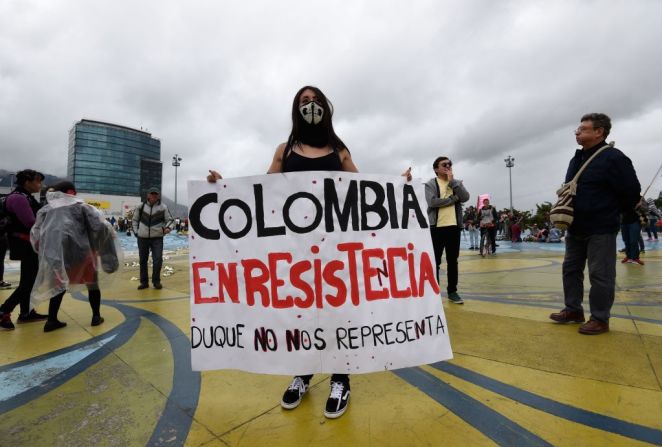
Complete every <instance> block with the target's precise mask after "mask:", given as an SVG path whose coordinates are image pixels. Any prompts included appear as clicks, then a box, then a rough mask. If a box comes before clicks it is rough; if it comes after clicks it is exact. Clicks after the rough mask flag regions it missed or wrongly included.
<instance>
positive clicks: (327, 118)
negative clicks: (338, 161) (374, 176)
mask: <svg viewBox="0 0 662 447" xmlns="http://www.w3.org/2000/svg"><path fill="white" fill-rule="evenodd" d="M305 90H312V91H313V92H314V93H315V95H316V96H317V102H319V103H320V105H321V106H322V107H324V116H322V122H321V123H319V124H317V126H320V128H321V129H323V130H324V131H325V133H326V136H327V142H328V143H327V144H328V145H329V146H331V148H332V149H333V150H334V151H336V152H337V151H340V150H342V149H347V146H345V143H343V141H342V140H341V139H340V138H339V137H338V135H336V132H335V131H334V130H333V122H332V120H331V117H332V116H333V104H331V101H329V100H328V99H327V97H326V95H324V93H322V90H320V89H318V88H317V87H313V86H310V85H306V86H305V87H301V89H299V91H298V92H297V94H296V95H294V101H292V132H290V136H289V137H288V139H287V147H286V148H285V152H286V153H287V152H289V151H290V150H291V149H292V147H293V146H294V145H295V144H297V143H301V142H302V141H301V137H302V129H301V127H302V126H303V125H304V121H303V117H302V116H301V113H300V112H299V99H300V98H301V95H302V94H303V92H304V91H305Z"/></svg>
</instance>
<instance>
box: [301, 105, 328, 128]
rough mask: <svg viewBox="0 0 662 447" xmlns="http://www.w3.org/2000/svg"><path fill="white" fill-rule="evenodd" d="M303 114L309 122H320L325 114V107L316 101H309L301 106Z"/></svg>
mask: <svg viewBox="0 0 662 447" xmlns="http://www.w3.org/2000/svg"><path fill="white" fill-rule="evenodd" d="M299 112H301V116H302V117H303V119H304V120H305V121H306V122H307V123H308V124H319V123H321V122H322V117H323V116H324V108H323V107H322V106H321V105H319V104H318V103H316V102H315V101H310V102H307V103H306V104H304V105H302V106H300V107H299Z"/></svg>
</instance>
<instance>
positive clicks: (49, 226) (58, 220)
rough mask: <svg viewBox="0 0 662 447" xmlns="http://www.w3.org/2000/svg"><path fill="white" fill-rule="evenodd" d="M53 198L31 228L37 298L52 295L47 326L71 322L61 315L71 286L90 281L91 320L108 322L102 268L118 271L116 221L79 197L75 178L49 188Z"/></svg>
mask: <svg viewBox="0 0 662 447" xmlns="http://www.w3.org/2000/svg"><path fill="white" fill-rule="evenodd" d="M46 198H47V200H48V204H47V205H46V206H44V207H43V208H42V209H41V210H39V212H38V213H37V217H36V222H35V224H34V226H33V227H32V231H31V233H30V241H31V242H32V247H33V248H34V250H35V251H36V252H37V253H38V254H39V273H37V279H36V281H35V284H34V287H33V289H32V296H31V300H32V302H33V303H36V302H40V301H44V300H47V299H50V302H49V305H48V320H47V321H46V324H45V325H44V332H51V331H54V330H56V329H60V328H63V327H65V326H66V325H67V323H64V322H62V321H59V320H58V319H57V314H58V311H59V310H60V304H61V303H62V297H63V296H64V294H65V292H66V291H67V290H72V289H75V288H76V287H77V286H83V285H84V286H85V287H87V290H88V297H89V301H90V306H91V307H92V323H91V324H92V326H98V325H100V324H101V323H103V321H104V320H103V317H102V316H101V314H100V307H101V291H100V290H99V271H100V270H102V271H103V272H105V273H113V272H115V271H117V269H118V268H119V265H120V255H121V249H120V246H119V242H118V240H117V238H116V236H115V231H114V230H113V228H112V226H111V225H110V224H109V223H108V222H107V221H106V220H105V219H104V218H103V215H102V214H101V213H100V212H99V211H97V210H96V208H94V207H92V206H91V205H88V204H87V203H85V202H84V201H83V200H82V199H79V198H77V197H76V187H75V186H74V184H73V183H71V182H68V181H64V182H60V183H57V184H56V185H54V186H53V187H52V188H50V189H49V192H48V193H46Z"/></svg>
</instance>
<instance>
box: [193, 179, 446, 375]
mask: <svg viewBox="0 0 662 447" xmlns="http://www.w3.org/2000/svg"><path fill="white" fill-rule="evenodd" d="M188 191H189V200H190V202H189V203H190V204H191V208H190V213H189V223H190V226H189V228H190V232H189V244H190V245H189V248H190V263H191V362H192V367H193V369H194V370H196V371H201V370H209V369H225V368H232V369H241V370H245V371H252V372H257V373H268V374H312V373H318V372H324V373H366V372H372V371H383V370H388V369H395V368H403V367H408V366H416V365H422V364H428V363H433V362H437V361H440V360H446V359H450V358H452V355H453V354H452V351H451V346H450V341H449V338H448V330H447V327H446V319H445V316H444V311H443V308H442V305H441V299H440V296H439V286H438V284H437V282H436V277H435V269H434V256H433V254H432V242H431V240H430V230H429V228H428V223H427V212H426V209H427V204H426V202H425V195H424V192H423V185H422V183H420V182H415V183H411V182H410V183H407V182H406V180H405V179H404V177H399V176H398V177H396V176H382V175H365V174H353V173H347V172H320V171H317V172H299V173H286V174H271V175H263V176H255V177H244V178H235V179H223V180H219V181H218V182H217V183H207V182H205V181H189V182H188Z"/></svg>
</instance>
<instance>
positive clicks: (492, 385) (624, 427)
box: [430, 362, 662, 445]
mask: <svg viewBox="0 0 662 447" xmlns="http://www.w3.org/2000/svg"><path fill="white" fill-rule="evenodd" d="M430 366H432V367H433V368H436V369H438V370H440V371H443V372H445V373H448V374H452V375H454V376H456V377H459V378H460V379H463V380H466V381H467V382H471V383H473V384H474V385H477V386H480V387H481V388H485V389H487V390H489V391H492V392H494V393H497V394H500V395H502V396H504V397H507V398H509V399H512V400H514V401H516V402H519V403H522V404H524V405H527V406H529V407H531V408H535V409H536V410H540V411H544V412H545V413H548V414H552V415H554V416H557V417H560V418H563V419H566V420H569V421H572V422H576V423H578V424H582V425H586V426H588V427H592V428H597V429H598V430H602V431H606V432H610V433H614V434H617V435H621V436H625V437H627V438H631V439H635V440H638V441H643V442H648V443H651V444H655V445H662V430H658V429H655V428H650V427H646V426H644V425H639V424H634V423H632V422H626V421H623V420H621V419H616V418H614V417H610V416H605V415H602V414H599V413H595V412H592V411H588V410H583V409H581V408H577V407H573V406H572V405H567V404H562V403H560V402H556V401H554V400H552V399H548V398H546V397H542V396H539V395H537V394H534V393H531V392H529V391H525V390H523V389H521V388H517V387H514V386H512V385H508V384H506V383H503V382H500V381H498V380H495V379H492V378H490V377H487V376H484V375H482V374H479V373H476V372H474V371H470V370H468V369H466V368H462V367H461V366H458V365H453V364H452V363H448V362H438V363H434V364H432V365H430ZM437 380H438V381H439V382H440V383H443V382H441V380H439V379H437Z"/></svg>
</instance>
